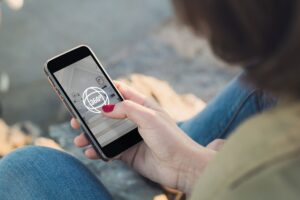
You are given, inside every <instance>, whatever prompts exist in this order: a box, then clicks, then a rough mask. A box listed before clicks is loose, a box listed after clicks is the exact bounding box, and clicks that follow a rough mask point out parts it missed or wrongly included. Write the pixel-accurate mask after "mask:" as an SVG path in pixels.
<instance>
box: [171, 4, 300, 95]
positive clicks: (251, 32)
mask: <svg viewBox="0 0 300 200" xmlns="http://www.w3.org/2000/svg"><path fill="white" fill-rule="evenodd" d="M173 3H174V8H175V10H176V12H177V14H178V16H179V18H180V19H181V21H182V22H184V23H185V24H187V25H189V26H191V27H192V29H193V30H194V31H195V32H196V33H197V34H198V35H202V36H204V37H206V38H207V39H208V40H209V42H210V44H211V47H212V50H213V51H214V53H215V54H216V55H217V56H218V57H220V58H221V59H223V60H224V61H226V62H228V63H233V64H240V65H242V66H245V67H246V66H247V67H246V68H245V69H246V71H247V72H248V73H247V74H248V78H249V79H250V80H251V81H252V82H254V83H255V84H257V85H258V86H259V87H261V88H265V89H268V90H270V91H272V92H273V93H277V94H286V95H289V96H294V97H297V98H300V77H299V76H300V1H297V0H173Z"/></svg>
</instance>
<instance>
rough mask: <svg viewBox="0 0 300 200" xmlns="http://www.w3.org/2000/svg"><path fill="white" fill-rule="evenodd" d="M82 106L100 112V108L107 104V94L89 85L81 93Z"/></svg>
mask: <svg viewBox="0 0 300 200" xmlns="http://www.w3.org/2000/svg"><path fill="white" fill-rule="evenodd" d="M82 101H83V104H84V106H85V107H86V108H87V109H88V110H89V111H91V112H93V113H101V111H100V108H101V107H102V106H104V105H107V104H109V99H108V95H107V94H106V92H105V91H104V90H102V89H101V88H98V87H89V88H87V89H85V90H84V92H83V95H82Z"/></svg>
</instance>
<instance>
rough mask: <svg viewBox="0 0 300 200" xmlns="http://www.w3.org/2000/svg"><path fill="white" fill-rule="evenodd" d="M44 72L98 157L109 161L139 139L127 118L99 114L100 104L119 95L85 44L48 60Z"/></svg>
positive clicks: (115, 101) (118, 97) (116, 100)
mask: <svg viewBox="0 0 300 200" xmlns="http://www.w3.org/2000/svg"><path fill="white" fill-rule="evenodd" d="M44 71H45V73H46V75H47V77H48V80H49V81H50V84H51V85H52V87H53V89H54V90H55V91H56V93H57V95H58V96H59V97H60V99H61V100H62V101H63V103H64V104H65V106H66V107H67V109H68V110H69V111H70V113H71V114H72V115H73V116H74V117H75V118H76V119H77V120H78V121H79V122H80V124H81V127H82V129H83V131H84V132H85V134H86V136H87V138H88V139H89V140H90V142H91V144H92V145H93V147H94V148H95V150H96V151H97V153H98V154H99V155H100V157H101V158H102V159H104V160H106V161H107V160H110V159H112V158H114V157H115V156H117V155H119V154H120V153H122V152H123V151H125V150H126V149H128V148H130V147H131V146H133V145H135V144H137V143H139V142H140V141H141V140H142V138H141V136H140V134H139V133H138V129H137V125H136V124H134V123H133V122H132V121H130V120H129V119H112V118H108V117H105V116H104V115H102V113H101V107H102V106H103V105H107V104H116V103H118V102H120V101H123V97H122V95H121V94H120V93H119V92H118V90H117V89H116V87H115V86H114V84H113V83H112V81H111V79H110V78H109V76H108V74H107V73H106V71H105V69H104V68H103V66H102V65H101V63H100V62H99V61H98V59H97V58H96V56H95V54H94V53H93V52H92V50H91V49H90V48H89V47H88V46H84V45H82V46H79V47H76V48H74V49H71V50H69V51H67V52H65V53H63V54H61V55H58V56H56V57H54V58H52V59H50V60H48V61H47V62H46V64H45V67H44Z"/></svg>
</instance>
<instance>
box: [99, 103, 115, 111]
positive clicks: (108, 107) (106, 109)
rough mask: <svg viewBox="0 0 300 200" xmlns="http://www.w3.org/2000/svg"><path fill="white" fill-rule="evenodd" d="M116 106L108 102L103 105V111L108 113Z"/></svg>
mask: <svg viewBox="0 0 300 200" xmlns="http://www.w3.org/2000/svg"><path fill="white" fill-rule="evenodd" d="M114 108H115V105H114V104H108V105H104V106H102V110H103V112H106V113H109V112H112V111H113V110H114Z"/></svg>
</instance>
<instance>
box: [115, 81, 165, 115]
mask: <svg viewBox="0 0 300 200" xmlns="http://www.w3.org/2000/svg"><path fill="white" fill-rule="evenodd" d="M113 83H114V84H115V86H116V87H117V88H118V90H119V91H120V93H121V94H122V96H123V97H124V98H125V99H127V100H131V101H133V102H135V103H137V104H140V105H142V106H146V107H148V108H152V109H155V110H157V109H160V107H159V106H158V105H157V104H156V102H152V101H151V100H149V99H148V98H147V97H146V96H145V95H144V94H142V93H140V92H138V91H137V90H134V89H133V88H131V87H129V86H128V85H126V84H125V83H122V82H120V81H113Z"/></svg>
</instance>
